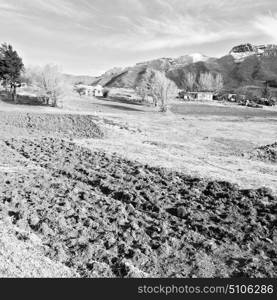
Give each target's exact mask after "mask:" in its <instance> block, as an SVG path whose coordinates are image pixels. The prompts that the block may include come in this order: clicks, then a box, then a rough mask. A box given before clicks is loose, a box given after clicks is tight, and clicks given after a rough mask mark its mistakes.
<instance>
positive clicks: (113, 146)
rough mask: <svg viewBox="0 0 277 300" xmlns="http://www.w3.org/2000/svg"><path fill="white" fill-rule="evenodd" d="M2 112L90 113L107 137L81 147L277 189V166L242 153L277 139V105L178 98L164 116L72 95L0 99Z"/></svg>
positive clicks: (142, 107) (240, 182) (245, 183)
mask: <svg viewBox="0 0 277 300" xmlns="http://www.w3.org/2000/svg"><path fill="white" fill-rule="evenodd" d="M0 110H2V111H23V112H24V111H25V112H37V113H55V114H56V113H58V114H64V113H69V114H91V115H94V116H97V117H99V122H100V125H101V126H102V127H103V128H104V131H105V135H106V137H105V139H103V140H101V139H99V140H93V141H90V140H82V139H78V140H77V141H76V142H77V143H79V144H81V145H85V146H86V147H89V148H91V149H101V150H104V151H106V152H108V153H118V154H120V155H122V156H123V157H126V158H128V159H132V160H138V161H140V162H142V163H146V164H149V165H153V166H162V167H166V168H170V169H173V170H178V171H182V172H185V173H187V174H191V175H196V176H200V177H204V178H212V179H219V180H228V181H230V182H233V183H237V184H239V185H240V186H241V187H244V188H250V187H251V188H256V187H260V186H267V187H269V188H272V189H273V190H274V191H275V192H277V166H276V164H270V163H268V162H262V161H255V160H249V159H247V158H245V157H243V156H242V155H243V154H244V153H247V152H249V151H252V150H253V149H255V148H256V147H259V146H262V145H267V144H272V143H274V142H276V140H277V110H276V108H272V109H271V110H266V109H252V108H245V107H234V106H226V105H220V104H216V105H211V104H179V103H178V102H175V103H173V109H172V111H173V112H176V113H173V112H169V113H167V114H161V113H159V112H158V111H156V110H155V109H154V108H152V107H146V106H142V105H132V104H126V103H121V102H120V101H109V100H101V99H94V98H87V97H82V98H79V97H74V96H71V97H68V98H67V99H66V100H64V102H63V108H62V109H61V108H60V109H54V108H47V107H30V106H26V105H18V106H15V105H13V104H7V103H1V102H0ZM104 120H106V121H104ZM107 120H109V121H107Z"/></svg>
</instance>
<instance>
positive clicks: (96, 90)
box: [78, 84, 103, 97]
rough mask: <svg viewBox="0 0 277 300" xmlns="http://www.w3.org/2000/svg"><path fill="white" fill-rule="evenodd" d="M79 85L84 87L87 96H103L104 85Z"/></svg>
mask: <svg viewBox="0 0 277 300" xmlns="http://www.w3.org/2000/svg"><path fill="white" fill-rule="evenodd" d="M78 87H80V88H84V94H85V95H86V96H94V97H103V87H102V86H101V85H100V84H98V85H96V86H91V85H84V84H79V85H78Z"/></svg>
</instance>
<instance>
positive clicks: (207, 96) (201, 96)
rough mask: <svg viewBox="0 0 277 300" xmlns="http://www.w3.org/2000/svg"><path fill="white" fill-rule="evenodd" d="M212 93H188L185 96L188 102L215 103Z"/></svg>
mask: <svg viewBox="0 0 277 300" xmlns="http://www.w3.org/2000/svg"><path fill="white" fill-rule="evenodd" d="M213 95H214V94H213V93H212V92H187V93H185V94H184V100H186V101H213Z"/></svg>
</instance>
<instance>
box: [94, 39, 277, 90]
mask: <svg viewBox="0 0 277 300" xmlns="http://www.w3.org/2000/svg"><path fill="white" fill-rule="evenodd" d="M149 68H152V69H155V70H159V71H162V72H165V74H166V75H167V77H168V78H170V79H171V80H173V81H174V82H175V83H176V85H177V86H178V87H179V88H182V87H183V83H184V80H185V74H186V73H187V72H193V73H195V74H196V75H197V76H198V75H199V74H200V73H204V72H210V73H212V74H218V73H220V74H222V76H223V79H224V88H225V89H228V90H233V89H236V88H239V87H242V86H249V85H251V86H253V85H254V86H262V85H263V84H264V82H265V81H269V82H270V84H271V85H272V86H274V87H275V86H276V87H277V46H276V45H259V46H255V45H251V44H243V45H239V46H236V47H234V48H233V49H231V51H230V52H229V53H228V54H226V55H225V56H223V57H221V58H214V57H207V56H205V55H202V54H199V53H194V54H191V55H184V56H180V57H178V58H159V59H154V60H150V61H146V62H141V63H137V64H136V65H135V66H132V67H127V68H114V69H112V70H109V71H107V72H106V73H104V74H103V75H101V76H99V77H89V81H91V82H90V83H91V84H101V85H102V86H105V87H118V88H136V87H137V86H138V84H139V82H140V80H141V78H142V76H143V74H144V73H145V72H146V70H147V69H149Z"/></svg>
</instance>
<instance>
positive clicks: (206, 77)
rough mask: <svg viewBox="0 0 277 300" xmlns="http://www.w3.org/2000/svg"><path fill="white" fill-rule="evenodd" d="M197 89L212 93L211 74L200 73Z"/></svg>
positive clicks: (212, 82)
mask: <svg viewBox="0 0 277 300" xmlns="http://www.w3.org/2000/svg"><path fill="white" fill-rule="evenodd" d="M198 84H199V88H200V89H201V90H202V91H207V92H208V91H213V88H214V77H213V75H212V74H211V73H208V72H207V73H201V74H200V76H199V80H198Z"/></svg>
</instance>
